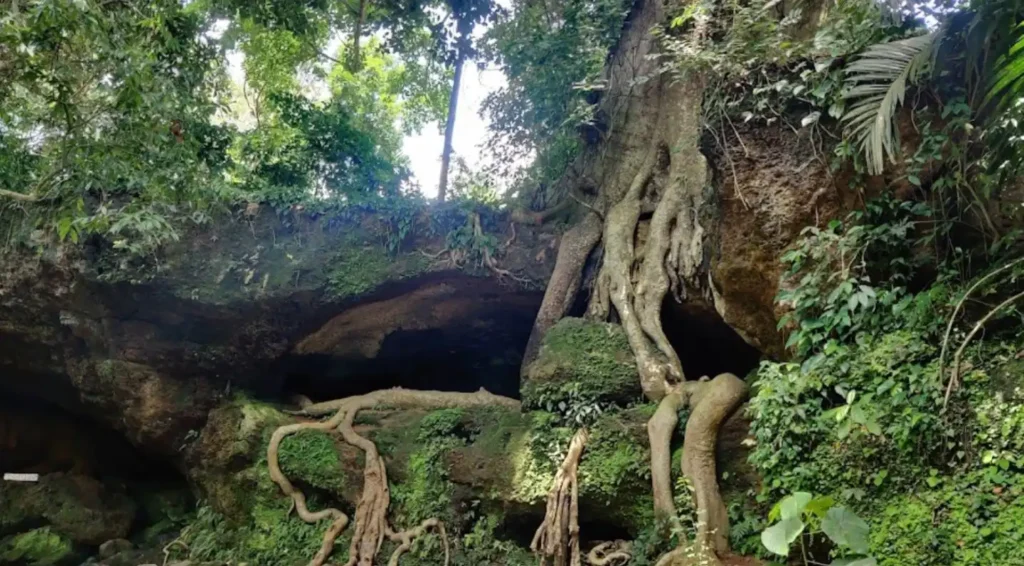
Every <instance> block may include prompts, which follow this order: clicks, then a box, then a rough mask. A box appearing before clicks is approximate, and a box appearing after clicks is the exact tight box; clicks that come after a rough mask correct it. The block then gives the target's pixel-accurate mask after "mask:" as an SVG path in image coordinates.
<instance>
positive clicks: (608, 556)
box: [587, 540, 633, 566]
mask: <svg viewBox="0 0 1024 566" xmlns="http://www.w3.org/2000/svg"><path fill="white" fill-rule="evenodd" d="M632 558H633V550H632V548H631V545H630V544H629V543H628V542H626V541H621V540H614V541H608V542H603V543H601V544H599V545H597V546H595V547H594V548H592V549H590V552H588V553H587V563H588V564H590V566H621V565H622V564H625V563H627V562H629V561H630V560H631V559H632Z"/></svg>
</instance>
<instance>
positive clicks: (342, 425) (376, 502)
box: [267, 389, 519, 566]
mask: <svg viewBox="0 0 1024 566" xmlns="http://www.w3.org/2000/svg"><path fill="white" fill-rule="evenodd" d="M381 404H386V405H389V406H394V407H429V408H435V409H438V408H448V407H481V406H494V405H503V406H507V407H512V408H517V407H518V406H519V402H518V401H515V400H513V399H509V398H507V397H499V396H497V395H494V394H491V393H489V392H487V391H485V390H484V389H480V390H479V391H477V392H475V393H453V392H446V391H411V390H407V389H385V390H381V391H374V392H372V393H368V394H366V395H359V396H356V397H348V398H345V399H338V400H335V401H328V402H326V403H315V404H310V405H306V406H305V407H303V410H302V411H301V413H300V414H303V415H307V416H324V415H328V414H331V413H333V416H331V418H330V419H328V420H326V421H322V422H303V423H295V424H290V425H285V426H282V427H280V428H278V429H277V430H275V431H274V434H273V435H272V436H271V438H270V444H269V446H268V447H267V465H268V467H269V468H270V477H271V479H273V480H274V482H275V483H276V484H277V485H278V486H280V487H281V491H283V492H284V493H285V495H288V496H289V497H291V498H292V503H293V504H294V506H295V510H296V511H297V513H298V515H299V518H301V519H302V520H303V521H305V522H307V523H317V522H319V521H321V520H323V519H331V525H330V526H329V527H328V529H327V531H326V532H325V533H324V538H323V543H322V544H321V546H320V549H319V550H318V551H317V553H316V554H315V555H314V556H313V558H312V560H310V562H309V564H310V566H321V565H322V564H324V563H325V562H326V561H327V558H328V557H329V556H330V555H331V552H332V551H333V549H334V541H335V540H336V539H337V538H338V536H339V535H340V534H341V533H342V531H344V530H345V527H346V526H348V523H349V518H348V516H347V515H345V513H343V512H341V511H340V510H338V509H333V508H329V509H324V510H321V511H317V512H311V511H310V510H309V508H308V507H307V506H306V496H305V495H304V494H303V493H302V491H301V490H299V489H298V488H296V487H295V486H294V485H293V484H292V483H291V482H290V481H289V480H288V478H287V477H286V476H285V475H284V474H283V473H282V472H281V467H280V465H279V464H278V458H277V455H278V451H279V449H280V446H281V441H282V440H284V439H285V437H287V436H288V435H290V434H295V433H296V432H298V431H300V430H303V429H313V430H324V431H329V430H332V429H335V428H337V429H338V431H339V432H340V433H341V435H342V437H343V438H344V439H345V442H347V443H349V444H351V445H353V446H356V447H358V448H359V449H361V450H362V451H363V452H364V453H365V455H366V464H365V467H364V469H363V492H362V495H361V496H360V498H359V503H358V505H357V506H356V513H355V523H356V527H355V532H354V533H353V537H352V544H351V546H350V547H349V558H348V562H346V566H355V565H358V566H372V565H373V560H374V557H375V556H376V555H377V553H378V552H380V548H381V545H382V544H383V542H384V538H385V537H387V538H388V539H389V540H391V541H394V542H397V543H399V545H398V548H396V549H395V551H394V553H393V554H392V555H391V559H390V561H389V562H388V564H389V566H396V565H397V564H398V560H399V558H400V557H401V556H402V554H403V553H405V552H406V551H408V550H409V548H410V547H411V546H412V543H413V541H414V540H415V539H416V538H417V537H419V536H421V535H422V534H424V533H425V532H426V531H427V529H431V528H433V529H436V530H437V531H438V532H439V533H440V535H441V539H442V543H443V545H444V551H445V561H444V563H445V565H446V566H447V564H448V558H449V557H448V541H447V538H446V536H445V532H444V526H443V525H442V524H441V523H440V521H438V520H437V519H427V520H426V521H424V522H423V523H421V524H420V525H419V526H417V527H414V528H412V529H409V530H407V531H397V532H396V531H394V530H393V529H392V528H391V527H390V525H388V522H387V512H388V507H389V506H390V504H391V493H390V491H389V490H388V477H387V469H386V468H385V466H384V459H383V458H381V457H380V454H379V453H378V452H377V446H376V445H375V444H374V443H373V442H372V441H370V440H369V439H367V438H364V437H363V436H360V435H359V434H358V433H357V432H356V431H355V429H354V428H353V427H352V424H353V422H354V420H355V417H356V414H358V413H359V411H361V410H363V409H368V408H372V407H375V406H377V405H381Z"/></svg>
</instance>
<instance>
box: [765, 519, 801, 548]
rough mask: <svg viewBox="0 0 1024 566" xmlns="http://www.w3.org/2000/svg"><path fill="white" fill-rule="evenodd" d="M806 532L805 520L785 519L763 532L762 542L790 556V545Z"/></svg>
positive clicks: (767, 546) (766, 546)
mask: <svg viewBox="0 0 1024 566" xmlns="http://www.w3.org/2000/svg"><path fill="white" fill-rule="evenodd" d="M802 532H804V522H803V521H801V520H800V519H797V518H790V519H783V520H782V521H780V522H778V523H776V524H774V525H772V526H770V527H768V528H767V529H765V530H764V532H762V533H761V544H763V545H764V547H765V548H767V549H768V550H770V551H771V552H773V553H775V554H778V555H780V556H789V545H790V544H792V543H793V541H794V540H796V538H797V537H798V536H800V533H802Z"/></svg>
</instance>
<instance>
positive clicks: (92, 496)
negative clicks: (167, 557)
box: [0, 473, 136, 546]
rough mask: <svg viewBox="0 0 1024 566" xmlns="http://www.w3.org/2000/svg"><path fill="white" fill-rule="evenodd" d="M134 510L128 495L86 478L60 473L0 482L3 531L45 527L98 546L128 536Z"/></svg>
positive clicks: (0, 518) (80, 541) (0, 528)
mask: <svg viewBox="0 0 1024 566" xmlns="http://www.w3.org/2000/svg"><path fill="white" fill-rule="evenodd" d="M135 511H136V507H135V503H134V502H133V501H132V500H131V499H130V498H129V497H128V496H127V495H126V494H125V493H123V492H120V491H117V490H114V489H112V488H110V487H109V486H105V485H104V484H101V483H100V482H98V481H96V480H95V479H93V478H90V477H86V476H78V475H72V474H60V473H56V474H46V475H43V476H41V477H40V479H39V482H38V483H29V484H18V483H12V482H7V483H4V484H0V535H4V534H10V533H16V532H18V531H20V530H22V529H24V528H25V527H26V526H39V525H46V526H49V527H50V529H51V530H52V531H53V532H54V533H56V534H58V535H60V536H63V537H65V538H67V539H69V540H71V541H73V542H75V543H79V544H85V545H91V546H97V545H100V544H102V543H104V542H106V541H107V540H110V539H115V538H124V537H125V536H127V535H128V532H129V530H130V529H131V526H132V522H133V521H134V519H135Z"/></svg>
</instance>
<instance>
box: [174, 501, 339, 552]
mask: <svg viewBox="0 0 1024 566" xmlns="http://www.w3.org/2000/svg"><path fill="white" fill-rule="evenodd" d="M313 504H314V503H313V502H311V506H312V505H313ZM288 511H289V507H288V505H287V503H285V502H284V501H283V500H282V501H281V502H278V503H260V504H257V505H256V506H254V507H253V508H252V511H251V513H250V515H249V520H248V521H247V522H245V523H243V524H238V523H235V522H233V521H230V520H228V519H227V518H225V517H224V516H222V515H220V514H219V513H217V512H216V511H214V510H213V509H211V508H209V507H202V508H200V509H199V512H198V514H197V518H196V520H195V522H193V523H192V524H191V525H189V527H188V528H187V529H186V530H185V531H184V533H183V540H184V542H185V543H186V544H187V545H188V549H187V550H186V549H184V548H182V547H173V551H174V553H173V554H172V558H174V559H186V558H187V559H191V560H202V561H216V562H222V563H229V564H237V563H242V562H248V563H250V564H280V565H282V566H290V565H295V566H298V565H299V564H307V563H308V562H309V559H310V557H311V556H312V555H313V554H314V553H315V552H316V550H317V549H318V548H320V543H321V541H322V537H323V532H324V529H326V528H327V523H326V522H320V523H317V524H313V525H310V524H307V523H305V522H303V521H301V520H299V519H298V518H297V517H295V516H294V514H290V513H289V512H288ZM347 547H348V545H347V544H346V543H345V542H344V540H342V541H339V542H338V544H337V547H336V549H337V550H336V554H335V556H334V559H335V560H341V561H342V562H343V561H344V553H345V549H346V548H347Z"/></svg>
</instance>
